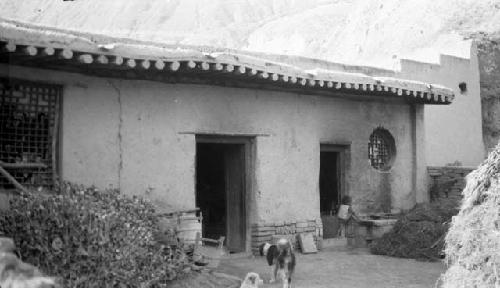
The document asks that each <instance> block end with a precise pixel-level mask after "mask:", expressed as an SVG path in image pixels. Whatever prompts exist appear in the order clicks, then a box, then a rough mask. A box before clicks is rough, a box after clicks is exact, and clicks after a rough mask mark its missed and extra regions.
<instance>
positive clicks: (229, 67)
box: [224, 64, 234, 73]
mask: <svg viewBox="0 0 500 288" xmlns="http://www.w3.org/2000/svg"><path fill="white" fill-rule="evenodd" d="M233 71H234V66H233V65H231V64H227V65H226V66H224V72H226V73H232V72H233Z"/></svg>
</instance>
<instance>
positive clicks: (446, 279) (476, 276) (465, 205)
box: [442, 145, 500, 288]
mask: <svg viewBox="0 0 500 288" xmlns="http://www.w3.org/2000/svg"><path fill="white" fill-rule="evenodd" d="M499 181H500V145H497V147H496V148H495V150H493V152H491V153H490V154H489V156H488V159H486V161H485V162H483V164H481V165H480V166H479V168H478V169H476V170H475V171H474V172H472V173H471V174H469V175H468V176H467V185H466V187H465V189H464V191H463V193H462V194H463V201H462V205H461V207H460V212H459V213H458V215H457V216H455V217H453V221H452V222H451V226H450V229H449V232H448V234H447V235H446V240H445V241H446V248H445V252H446V262H447V264H448V269H447V271H446V272H445V273H444V274H443V276H442V281H443V284H442V287H443V288H452V287H453V288H460V287H500V182H499Z"/></svg>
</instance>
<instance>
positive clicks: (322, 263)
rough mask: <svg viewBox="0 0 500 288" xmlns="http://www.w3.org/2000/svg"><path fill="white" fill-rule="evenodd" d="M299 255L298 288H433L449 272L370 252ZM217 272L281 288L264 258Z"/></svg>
mask: <svg viewBox="0 0 500 288" xmlns="http://www.w3.org/2000/svg"><path fill="white" fill-rule="evenodd" d="M296 255H297V268H296V271H295V274H294V277H293V284H294V285H293V287H294V288H327V287H328V288H330V287H331V288H396V287H398V288H399V287H408V288H424V287H425V288H430V287H435V285H436V282H437V280H438V278H439V276H440V275H441V273H443V272H444V271H445V266H444V264H443V263H441V262H421V261H416V260H411V259H401V258H391V257H386V256H378V255H372V254H370V252H369V251H368V250H367V249H349V248H346V247H329V248H324V249H323V250H322V251H320V252H319V253H317V254H308V255H303V254H300V253H297V254H296ZM217 270H218V271H219V272H222V273H226V274H230V275H234V276H237V277H240V278H244V276H245V275H246V273H247V272H251V271H252V272H257V273H259V275H260V276H261V277H262V278H263V279H264V283H265V284H264V286H262V287H265V288H270V287H281V286H280V285H279V284H277V283H275V284H272V285H271V284H269V283H268V282H269V278H270V276H271V268H270V267H269V266H267V263H266V260H265V259H264V258H263V257H245V258H232V259H226V260H223V261H222V262H221V265H220V266H219V268H218V269H217Z"/></svg>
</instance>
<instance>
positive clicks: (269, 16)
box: [0, 0, 500, 68]
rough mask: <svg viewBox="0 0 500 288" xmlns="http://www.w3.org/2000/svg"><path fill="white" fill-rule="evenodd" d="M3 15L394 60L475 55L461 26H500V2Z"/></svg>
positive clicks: (319, 3)
mask: <svg viewBox="0 0 500 288" xmlns="http://www.w3.org/2000/svg"><path fill="white" fill-rule="evenodd" d="M0 17H3V18H9V19H14V20H19V21H25V22H30V23H38V24H41V25H47V26H55V27H60V28H65V29H73V30H82V31H86V32H94V33H102V34H111V35H113V36H118V37H132V38H137V39H139V40H146V41H157V42H165V43H169V44H183V45H207V46H216V47H224V48H231V49H239V50H248V51H256V52H266V53H273V54H285V55H299V56H305V57H310V58H317V59H322V60H328V61H332V62H341V63H346V64H354V65H370V66H379V67H383V68H395V67H394V63H395V62H396V61H395V60H397V59H400V58H411V59H414V60H420V61H424V62H437V61H438V59H439V57H438V56H439V53H444V54H450V55H454V56H460V57H465V58H468V57H469V48H470V42H469V41H464V40H463V37H462V36H461V34H462V33H471V32H477V31H485V32H489V33H491V32H494V31H495V29H498V27H497V26H498V25H496V23H499V22H500V4H499V2H498V0H482V1H475V0H449V1H435V0H420V1H407V0H391V1H386V0H372V1H365V0H336V1H331V0H315V1H300V0H239V1H227V0H183V1H179V0H151V1H142V0H130V1H101V0H84V1H83V0H75V1H62V0H61V1H46V0H26V1H18V0H3V1H0Z"/></svg>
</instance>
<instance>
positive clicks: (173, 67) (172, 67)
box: [169, 61, 181, 71]
mask: <svg viewBox="0 0 500 288" xmlns="http://www.w3.org/2000/svg"><path fill="white" fill-rule="evenodd" d="M180 67H181V63H179V62H178V61H174V62H172V63H170V65H169V68H170V70H172V71H177V70H179V68H180Z"/></svg>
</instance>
